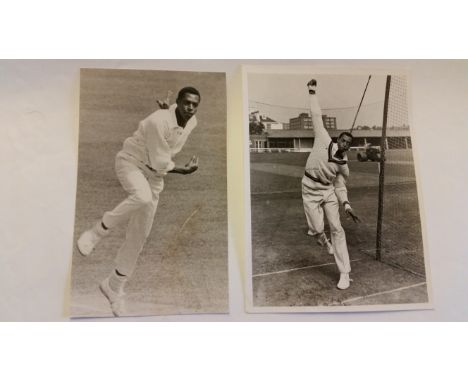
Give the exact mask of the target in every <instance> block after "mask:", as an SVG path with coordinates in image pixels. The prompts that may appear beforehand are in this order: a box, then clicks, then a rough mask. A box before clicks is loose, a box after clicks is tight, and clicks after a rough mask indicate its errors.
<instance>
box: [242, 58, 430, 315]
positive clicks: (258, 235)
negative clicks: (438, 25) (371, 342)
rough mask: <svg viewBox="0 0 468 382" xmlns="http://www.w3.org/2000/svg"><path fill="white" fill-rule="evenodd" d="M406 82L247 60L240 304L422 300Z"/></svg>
mask: <svg viewBox="0 0 468 382" xmlns="http://www.w3.org/2000/svg"><path fill="white" fill-rule="evenodd" d="M407 79H408V75H407V73H404V72H403V73H391V72H388V73H386V72H385V71H382V70H379V71H375V72H372V71H369V70H356V69H355V70H354V71H346V70H338V69H336V68H335V69H333V70H330V71H327V70H326V68H325V69H320V70H319V69H314V68H297V70H295V69H294V68H287V69H286V68H285V69H284V70H282V69H281V68H277V69H272V68H271V67H270V68H265V67H253V66H250V67H244V70H243V83H244V114H247V113H248V115H244V121H245V129H244V131H245V145H246V146H248V150H246V156H248V158H246V163H248V164H249V171H247V174H246V178H247V179H246V184H247V193H248V195H249V198H247V202H246V204H247V205H246V208H247V211H248V212H247V216H248V222H247V226H248V227H247V236H248V238H247V249H246V252H247V256H246V259H247V261H246V267H247V275H248V276H247V279H246V282H247V304H246V306H247V309H248V310H249V311H252V312H263V311H265V312H294V311H298V312H301V311H360V310H362V311H364V310H400V309H401V310H405V309H429V308H430V307H431V298H430V293H431V290H430V282H429V280H430V272H429V265H428V262H427V260H425V251H424V245H423V236H424V235H423V228H422V227H423V221H422V219H421V214H420V199H421V198H420V196H419V195H418V186H417V176H416V172H417V171H416V168H417V166H415V164H417V159H416V158H417V157H416V155H415V152H416V150H414V145H413V138H412V134H411V113H410V107H409V104H410V99H409V98H410V97H409V95H410V90H409V87H408V81H407ZM249 199H250V200H249Z"/></svg>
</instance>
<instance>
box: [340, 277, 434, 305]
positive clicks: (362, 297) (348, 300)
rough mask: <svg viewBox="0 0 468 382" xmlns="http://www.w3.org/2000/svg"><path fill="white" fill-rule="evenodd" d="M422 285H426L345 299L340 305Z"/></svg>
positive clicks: (423, 283)
mask: <svg viewBox="0 0 468 382" xmlns="http://www.w3.org/2000/svg"><path fill="white" fill-rule="evenodd" d="M422 285H426V283H425V282H422V283H417V284H413V285H408V286H405V287H401V288H396V289H391V290H386V291H383V292H378V293H372V294H368V295H365V296H360V297H353V298H349V299H347V300H344V301H341V304H347V303H349V302H354V301H359V300H362V299H364V298H367V297H375V296H381V295H383V294H388V293H393V292H399V291H402V290H405V289H410V288H416V287H418V286H422Z"/></svg>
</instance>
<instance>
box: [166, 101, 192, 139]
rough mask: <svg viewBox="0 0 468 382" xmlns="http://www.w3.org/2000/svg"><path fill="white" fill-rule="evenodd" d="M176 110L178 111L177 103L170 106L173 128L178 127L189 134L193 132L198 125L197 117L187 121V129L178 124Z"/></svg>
mask: <svg viewBox="0 0 468 382" xmlns="http://www.w3.org/2000/svg"><path fill="white" fill-rule="evenodd" d="M176 109H177V104H176V103H174V104H172V105H171V106H169V113H170V115H171V120H172V127H178V128H181V129H184V130H186V131H188V132H190V131H192V130H193V128H194V127H195V126H196V125H197V118H196V117H195V116H193V117H192V118H190V119H189V120H188V121H187V124H186V125H185V127H182V126H179V124H178V123H177V115H176Z"/></svg>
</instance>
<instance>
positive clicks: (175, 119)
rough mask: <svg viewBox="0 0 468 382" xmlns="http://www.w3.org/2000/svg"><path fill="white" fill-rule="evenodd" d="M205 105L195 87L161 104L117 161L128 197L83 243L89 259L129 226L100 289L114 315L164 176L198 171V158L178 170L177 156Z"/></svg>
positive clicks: (128, 141) (122, 310) (121, 304)
mask: <svg viewBox="0 0 468 382" xmlns="http://www.w3.org/2000/svg"><path fill="white" fill-rule="evenodd" d="M200 101H201V96H200V93H199V92H198V90H197V89H195V88H193V87H185V88H183V89H181V90H180V91H179V93H178V96H177V100H176V104H174V105H171V106H168V105H167V103H166V102H163V103H161V102H159V101H158V103H159V105H160V107H162V109H161V110H157V111H156V112H154V113H152V114H151V115H149V116H148V117H147V118H145V119H144V120H142V121H141V122H140V124H139V127H138V129H137V130H136V131H135V133H134V134H133V136H131V137H129V138H127V139H126V140H125V142H124V144H123V148H122V150H121V151H120V152H119V153H118V154H117V156H116V160H115V170H116V174H117V177H118V179H119V181H120V183H121V185H122V187H123V188H124V190H125V191H126V192H127V193H128V197H127V198H126V199H125V200H123V201H122V202H121V203H120V204H119V205H117V206H116V207H115V208H114V209H113V210H112V211H108V212H106V213H104V215H103V217H102V219H101V220H100V221H98V222H97V223H96V224H95V225H94V226H93V227H92V228H91V229H90V230H87V231H85V232H84V233H83V234H82V235H81V236H80V238H79V239H78V243H77V245H78V249H79V251H80V253H81V254H82V255H84V256H88V255H90V254H91V253H92V252H93V250H94V248H95V247H96V245H97V244H98V242H99V241H100V240H101V239H102V238H103V237H105V236H106V235H108V233H109V231H110V230H111V229H112V228H114V227H116V226H117V225H119V224H123V223H125V222H128V226H127V231H126V237H125V241H124V243H123V244H122V246H121V247H120V249H119V251H118V253H117V256H116V259H115V268H114V269H113V270H112V272H111V274H110V275H109V276H108V277H107V278H106V279H104V281H102V282H101V284H100V286H99V288H100V290H101V292H102V293H103V294H104V296H105V297H106V298H107V299H108V300H109V303H110V306H111V309H112V312H113V313H114V315H115V316H121V315H123V314H125V306H124V286H125V283H126V282H127V280H128V278H129V277H130V276H131V275H132V273H133V271H134V269H135V266H136V262H137V259H138V256H139V254H140V252H141V251H142V249H143V246H144V244H145V242H146V239H147V237H148V235H149V233H150V231H151V227H152V224H153V220H154V216H155V213H156V208H157V205H158V200H159V193H160V192H161V191H162V190H163V187H164V176H165V175H166V174H167V173H177V174H184V175H185V174H191V173H193V172H194V171H196V170H197V169H198V158H197V157H196V156H193V157H192V159H191V160H190V162H189V163H187V164H186V165H185V166H183V167H178V166H176V165H175V164H174V162H173V157H174V156H175V155H176V154H177V153H178V152H179V151H180V150H181V149H182V147H183V146H184V144H185V142H186V140H187V138H188V136H189V134H190V133H191V131H192V130H193V129H194V128H195V126H196V125H197V120H196V117H195V114H196V112H197V109H198V105H199V103H200Z"/></svg>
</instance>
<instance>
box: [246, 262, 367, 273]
mask: <svg viewBox="0 0 468 382" xmlns="http://www.w3.org/2000/svg"><path fill="white" fill-rule="evenodd" d="M361 260H364V259H355V260H351V263H352V262H354V261H361ZM329 265H336V263H335V262H333V263H325V264H315V265H308V266H306V267H299V268H291V269H285V270H282V271H276V272H267V273H259V274H257V275H253V276H252V277H262V276H269V275H277V274H279V273H287V272H294V271H300V270H301V269H308V268H320V267H326V266H329Z"/></svg>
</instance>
